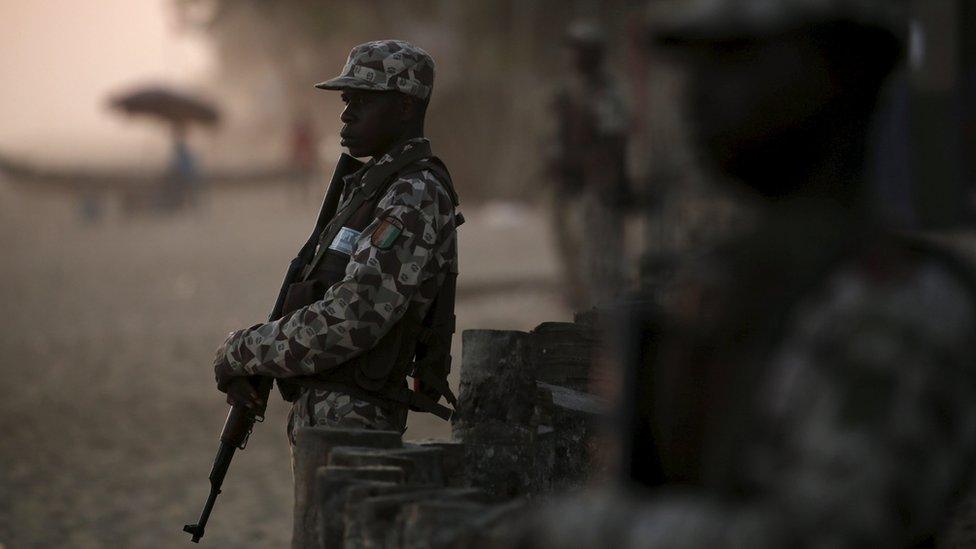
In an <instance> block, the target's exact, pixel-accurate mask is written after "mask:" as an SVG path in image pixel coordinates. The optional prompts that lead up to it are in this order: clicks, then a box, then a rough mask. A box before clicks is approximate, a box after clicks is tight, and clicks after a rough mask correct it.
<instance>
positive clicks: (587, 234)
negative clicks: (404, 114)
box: [550, 21, 627, 308]
mask: <svg viewBox="0 0 976 549" xmlns="http://www.w3.org/2000/svg"><path fill="white" fill-rule="evenodd" d="M566 38H567V43H568V45H569V48H570V50H571V54H572V63H573V65H572V69H571V70H572V72H571V73H570V75H569V78H568V79H567V81H566V82H565V83H564V84H563V86H562V88H561V89H560V90H559V91H558V92H557V93H556V96H555V99H554V102H553V111H554V112H553V116H554V117H555V119H556V121H557V132H558V135H557V136H556V151H555V156H554V158H552V159H551V160H550V163H551V165H550V172H551V173H552V175H553V177H554V179H555V185H554V187H553V200H552V220H553V232H554V237H555V238H556V244H557V248H558V251H559V255H560V257H561V260H562V264H563V271H564V272H565V277H566V281H567V286H568V289H569V295H570V302H571V305H573V306H574V307H576V308H588V307H592V306H594V305H596V304H600V303H603V304H605V303H606V302H608V301H609V300H611V299H612V298H613V297H614V296H615V294H616V292H617V291H619V288H620V286H621V283H622V280H623V275H622V266H623V264H622V259H621V258H622V255H623V250H624V245H623V244H624V243H623V215H622V213H621V208H620V206H621V204H622V203H623V201H624V199H625V196H624V195H625V194H626V180H625V177H624V163H625V160H626V159H625V150H626V147H627V114H626V109H625V106H624V102H623V99H622V97H621V94H620V92H619V89H618V85H617V82H616V80H615V79H614V78H613V77H612V76H611V75H610V74H609V72H608V71H607V69H606V63H605V58H606V38H605V37H604V35H603V32H602V31H601V30H600V28H599V27H597V26H595V25H594V24H592V23H590V22H582V21H581V22H577V23H574V24H573V25H571V26H570V27H569V28H568V30H567V37H566Z"/></svg>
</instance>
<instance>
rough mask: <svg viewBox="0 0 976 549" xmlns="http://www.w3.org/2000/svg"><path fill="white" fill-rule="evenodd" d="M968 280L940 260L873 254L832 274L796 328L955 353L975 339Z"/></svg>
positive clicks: (974, 303) (975, 314)
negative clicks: (909, 341) (912, 343)
mask: <svg viewBox="0 0 976 549" xmlns="http://www.w3.org/2000/svg"><path fill="white" fill-rule="evenodd" d="M967 278H968V275H967V274H966V273H965V272H963V271H961V270H960V269H958V268H956V266H955V265H953V264H952V262H951V261H947V259H946V258H945V257H943V256H939V255H936V254H929V253H919V252H918V251H915V250H898V249H892V248H885V249H880V250H873V251H871V252H869V253H866V254H864V255H862V256H859V257H857V258H856V259H855V260H854V261H852V262H849V263H846V264H844V265H842V266H840V267H839V268H838V269H836V270H835V271H834V272H833V273H831V275H830V276H829V277H828V278H827V283H826V285H825V287H824V289H823V292H822V293H821V295H818V296H816V298H814V299H811V300H809V301H808V302H807V303H806V304H805V305H804V306H802V307H801V309H800V313H801V315H800V323H799V324H800V329H801V332H805V333H806V334H807V335H814V334H819V335H820V336H824V335H827V336H828V339H835V338H834V337H829V335H830V334H834V335H835V336H836V338H837V339H841V340H846V341H849V342H852V343H855V342H856V343H857V344H861V343H864V342H865V341H869V340H873V339H872V338H874V337H877V338H878V339H877V340H882V339H883V340H891V341H894V340H902V341H904V338H910V339H913V340H915V341H917V342H919V343H924V344H925V345H926V346H928V347H929V348H930V349H931V348H939V349H943V350H945V351H947V352H949V353H956V352H958V351H959V350H960V344H961V343H964V342H966V341H970V340H971V339H972V338H973V336H974V335H976V295H974V292H973V288H974V286H973V282H974V281H972V280H968V279H967ZM840 332H844V334H841V333H840ZM855 332H856V333H860V334H863V335H864V337H861V338H859V337H857V335H856V333H855ZM885 334H887V336H886V335H885ZM888 336H890V337H888Z"/></svg>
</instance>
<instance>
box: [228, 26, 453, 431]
mask: <svg viewBox="0 0 976 549" xmlns="http://www.w3.org/2000/svg"><path fill="white" fill-rule="evenodd" d="M433 81H434V62H433V59H432V58H431V57H430V55H428V54H427V52H425V51H424V50H422V49H420V48H418V47H416V46H414V45H412V44H409V43H406V42H402V41H398V40H384V41H377V42H369V43H366V44H362V45H359V46H356V47H355V48H353V50H352V52H351V53H350V54H349V59H348V61H347V62H346V65H345V68H344V69H343V71H342V74H341V75H340V76H338V77H336V78H333V79H331V80H328V81H326V82H322V83H320V84H316V87H318V88H321V89H326V90H338V91H341V92H342V101H343V102H344V103H345V105H346V106H345V109H344V110H343V112H342V115H341V118H340V119H341V121H342V123H343V127H342V130H341V132H340V137H341V139H342V145H343V146H345V147H347V148H348V150H349V154H350V155H352V156H354V157H371V160H370V161H369V162H368V163H366V164H364V165H362V166H361V168H359V169H358V170H356V171H355V172H354V173H351V174H349V175H347V176H345V177H344V178H342V188H343V192H342V198H341V201H340V202H339V204H338V209H337V213H336V214H335V217H334V218H333V219H332V221H331V222H330V224H329V225H328V226H327V227H326V230H324V231H323V233H322V234H323V236H322V240H321V241H320V242H319V245H318V251H317V252H316V253H315V259H314V260H312V262H311V263H309V264H308V265H307V266H306V267H305V269H304V272H303V276H302V281H301V282H299V283H295V284H292V286H291V287H290V288H289V290H288V296H287V298H286V299H285V306H284V310H285V314H284V316H283V317H282V318H281V319H280V320H277V321H274V322H269V323H266V324H258V325H255V326H252V327H250V328H248V329H245V330H239V331H236V332H234V333H232V334H231V335H230V337H229V338H228V339H227V341H225V342H224V344H223V345H222V346H221V347H220V349H218V351H217V355H216V358H215V360H214V370H215V372H216V377H217V386H218V388H219V389H220V390H221V391H225V392H227V394H228V401H229V402H231V403H234V402H239V403H243V404H245V405H251V406H253V405H259V404H260V403H259V402H256V401H255V399H256V398H257V396H256V393H255V392H254V390H253V389H252V388H251V387H252V385H251V384H250V383H248V382H247V381H246V380H247V378H246V377H245V376H271V377H274V378H276V380H277V382H278V385H279V389H281V392H282V394H283V395H284V396H285V398H286V399H287V400H289V401H293V402H294V404H293V407H292V410H291V414H290V416H289V433H290V439H291V441H292V443H294V432H295V429H296V428H297V427H300V426H310V425H325V426H334V427H354V428H367V429H382V430H393V431H401V432H402V431H403V430H405V428H406V416H407V409H408V408H413V409H420V410H423V411H430V412H434V413H437V414H438V415H441V416H442V417H445V416H449V410H447V409H446V408H445V407H444V406H441V405H439V404H437V402H436V401H437V399H438V398H439V397H440V396H445V397H446V398H448V399H449V400H451V399H453V395H450V390H449V389H448V388H447V384H446V375H447V369H448V368H449V364H450V362H449V359H450V357H449V355H447V356H438V357H437V358H439V359H443V360H440V362H439V363H436V364H435V363H432V361H431V360H427V362H426V363H425V362H424V358H425V357H424V356H423V355H424V354H425V353H424V352H423V351H421V349H423V350H426V351H430V349H431V348H433V347H436V346H439V348H441V349H443V348H444V345H445V344H446V345H447V347H448V348H449V345H450V334H451V332H453V318H454V316H453V304H454V302H453V300H454V295H453V294H454V281H455V279H456V276H457V240H456V227H457V225H458V223H459V219H460V216H459V214H458V216H456V215H455V206H456V205H457V197H456V195H455V193H454V190H453V187H452V184H451V180H450V176H449V174H448V172H447V170H446V168H445V167H444V165H443V164H442V163H441V162H440V161H439V160H438V159H436V158H435V157H433V156H432V155H431V151H430V143H429V141H428V140H427V139H426V138H425V137H424V117H425V113H426V109H427V105H428V102H429V100H430V94H431V90H432V87H433ZM330 229H331V230H330ZM437 303H439V304H440V305H437ZM436 338H440V340H438V341H434V340H435V339H436ZM445 339H446V342H445V341H444V340H445ZM426 354H428V355H432V353H429V352H428V353H426ZM433 354H436V353H433ZM427 358H428V359H431V358H433V357H432V356H428V357H427ZM408 374H409V375H413V376H414V377H415V379H416V381H415V385H414V388H415V389H416V390H415V391H411V390H409V389H408V388H407V383H406V376H407V375H408Z"/></svg>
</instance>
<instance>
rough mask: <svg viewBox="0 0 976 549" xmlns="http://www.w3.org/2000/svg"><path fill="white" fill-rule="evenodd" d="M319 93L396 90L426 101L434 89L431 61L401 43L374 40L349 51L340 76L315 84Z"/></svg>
mask: <svg viewBox="0 0 976 549" xmlns="http://www.w3.org/2000/svg"><path fill="white" fill-rule="evenodd" d="M315 87H316V88H321V89H323V90H376V91H398V92H402V93H405V94H407V95H412V96H414V97H417V98H419V99H427V98H428V97H430V92H431V90H432V89H433V87H434V59H433V58H431V56H430V54H429V53H427V52H425V51H424V50H422V49H420V48H418V47H417V46H414V45H413V44H410V43H408V42H404V41H402V40H377V41H375V42H367V43H365V44H360V45H358V46H356V47H355V48H353V49H352V51H351V52H349V59H348V60H347V61H346V66H345V67H344V68H343V69H342V74H340V75H339V76H337V77H335V78H333V79H331V80H326V81H325V82H320V83H318V84H316V85H315Z"/></svg>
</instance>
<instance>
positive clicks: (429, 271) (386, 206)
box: [227, 171, 454, 377]
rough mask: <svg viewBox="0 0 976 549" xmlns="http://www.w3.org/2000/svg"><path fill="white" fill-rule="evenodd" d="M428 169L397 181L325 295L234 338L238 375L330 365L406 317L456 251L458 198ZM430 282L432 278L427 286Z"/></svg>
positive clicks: (303, 371)
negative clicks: (420, 292) (409, 307)
mask: <svg viewBox="0 0 976 549" xmlns="http://www.w3.org/2000/svg"><path fill="white" fill-rule="evenodd" d="M433 177H434V176H433V175H432V174H431V173H430V172H429V171H423V172H420V173H418V174H413V175H410V176H408V177H406V178H401V179H399V180H398V181H396V182H395V183H394V184H393V185H392V186H391V188H390V189H389V191H388V192H387V194H386V195H385V196H384V197H383V198H382V199H381V200H380V202H379V204H378V205H377V210H376V211H377V215H376V218H375V220H374V221H373V222H372V223H371V224H370V225H369V226H367V227H366V229H364V230H363V232H362V235H361V236H360V238H359V240H358V242H357V243H356V248H355V251H354V252H353V255H352V257H351V258H350V261H349V264H348V266H347V267H346V273H345V277H344V278H343V280H342V281H340V282H339V283H337V284H335V285H333V286H332V287H331V288H329V290H328V291H327V292H326V294H325V297H324V298H323V299H322V300H321V301H317V302H315V303H313V304H311V305H309V306H307V307H302V308H300V309H297V310H296V311H294V312H292V313H290V314H288V315H286V316H285V317H283V318H281V319H280V320H278V321H275V322H269V323H266V324H260V325H258V326H255V327H253V328H250V329H248V330H244V331H242V332H240V333H239V334H237V335H236V337H235V338H234V339H233V341H231V342H229V344H228V345H227V347H228V353H227V354H228V361H229V363H230V365H231V368H233V369H234V371H235V372H236V373H237V374H238V375H255V374H256V375H268V376H274V377H292V376H300V375H309V374H313V373H319V372H323V371H327V370H329V369H331V368H333V367H335V366H336V365H338V364H341V363H342V362H345V361H346V360H349V359H350V358H353V357H355V356H357V355H359V354H361V353H363V352H364V351H367V350H369V349H371V348H372V347H373V346H374V345H375V344H376V343H377V342H378V341H379V339H380V338H381V337H383V335H385V334H386V333H387V332H388V331H389V330H390V328H391V327H392V326H393V325H394V324H395V323H396V322H397V321H398V320H400V318H401V317H402V316H403V314H404V312H405V311H406V308H407V305H408V303H409V302H410V301H411V299H428V298H429V299H432V296H421V295H418V292H417V289H418V287H419V286H420V285H421V283H422V282H424V281H426V280H428V279H430V278H431V277H433V276H436V275H437V273H438V272H439V271H440V270H441V269H442V268H443V267H444V264H445V262H448V261H450V260H451V258H449V257H447V254H448V253H449V251H450V250H453V247H452V246H453V238H454V233H453V227H454V220H453V215H454V214H453V205H452V204H451V202H450V198H448V197H447V195H446V193H445V192H444V191H443V189H441V188H440V185H439V184H438V183H437V182H436V181H435V180H434V179H433ZM427 286H430V285H427Z"/></svg>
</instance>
